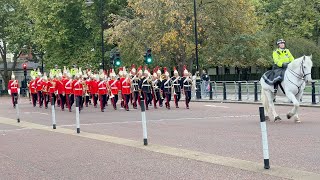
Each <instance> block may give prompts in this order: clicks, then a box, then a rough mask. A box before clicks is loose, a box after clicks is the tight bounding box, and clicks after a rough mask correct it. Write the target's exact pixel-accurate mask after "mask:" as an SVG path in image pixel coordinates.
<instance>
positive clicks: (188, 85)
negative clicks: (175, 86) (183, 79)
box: [183, 85, 191, 87]
mask: <svg viewBox="0 0 320 180" xmlns="http://www.w3.org/2000/svg"><path fill="white" fill-rule="evenodd" d="M183 86H187V87H189V86H191V85H183Z"/></svg>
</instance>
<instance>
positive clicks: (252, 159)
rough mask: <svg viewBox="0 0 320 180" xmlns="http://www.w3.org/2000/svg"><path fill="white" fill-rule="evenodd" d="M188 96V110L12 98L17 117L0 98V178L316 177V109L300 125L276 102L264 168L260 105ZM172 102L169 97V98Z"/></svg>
mask: <svg viewBox="0 0 320 180" xmlns="http://www.w3.org/2000/svg"><path fill="white" fill-rule="evenodd" d="M210 102H211V103H208V102H191V104H190V109H186V108H185V106H184V104H183V103H180V108H178V109H176V108H172V109H171V110H167V109H165V108H158V109H153V108H150V110H149V111H146V117H147V127H148V142H149V144H148V146H144V145H143V136H142V126H141V112H140V110H133V109H130V111H129V112H126V111H125V110H123V109H119V110H117V111H115V110H113V109H111V108H110V106H108V107H107V109H106V111H105V112H100V111H99V109H98V108H97V109H95V108H93V107H92V106H90V107H88V108H84V110H83V111H81V114H80V129H81V133H79V134H77V133H76V127H75V117H76V116H75V111H74V110H73V112H67V111H61V110H60V109H59V108H58V107H56V121H57V129H52V122H51V109H50V108H49V109H44V108H39V107H32V105H31V104H30V102H29V100H28V99H24V98H22V99H21V100H20V102H19V112H20V120H21V122H20V123H17V121H16V119H17V114H16V109H13V108H12V106H11V105H10V99H9V98H7V97H1V98H0V177H1V178H0V179H5V180H6V179H157V180H158V179H272V180H273V179H317V180H318V179H320V153H319V152H320V131H319V129H320V122H319V118H318V114H319V113H318V112H317V111H318V109H317V107H313V106H312V107H301V108H300V109H299V112H300V118H301V121H302V123H299V124H297V123H294V121H293V120H287V119H286V118H285V114H286V113H287V112H288V111H289V110H290V109H291V107H289V106H280V105H276V110H277V111H278V113H279V114H280V116H281V117H282V118H283V120H282V122H280V123H275V122H267V128H268V140H269V150H270V165H271V168H270V169H269V170H265V169H264V168H263V155H262V143H261V132H260V120H259V106H260V104H246V103H227V102H222V103H221V102H212V101H210ZM172 105H173V103H172Z"/></svg>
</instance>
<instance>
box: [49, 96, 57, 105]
mask: <svg viewBox="0 0 320 180" xmlns="http://www.w3.org/2000/svg"><path fill="white" fill-rule="evenodd" d="M56 99H57V98H56V94H54V93H50V102H51V101H53V105H54V106H55V105H56Z"/></svg>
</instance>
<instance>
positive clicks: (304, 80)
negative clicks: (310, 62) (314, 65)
mask: <svg viewBox="0 0 320 180" xmlns="http://www.w3.org/2000/svg"><path fill="white" fill-rule="evenodd" d="M304 61H305V56H303V60H302V61H301V65H300V72H301V71H302V75H300V74H298V73H296V72H294V71H293V70H292V69H290V68H289V67H288V68H287V69H288V70H289V72H290V73H291V74H292V75H294V76H295V77H296V78H298V79H301V80H303V82H302V83H301V84H300V86H298V85H296V84H295V83H294V82H292V81H291V80H290V79H289V78H288V75H287V79H288V80H289V81H290V82H291V83H292V84H294V85H295V86H297V88H298V93H297V94H299V92H300V90H301V86H302V84H303V83H305V82H306V79H305V77H306V76H308V75H309V74H311V72H310V73H305V72H304V68H303V63H304ZM297 94H296V95H297Z"/></svg>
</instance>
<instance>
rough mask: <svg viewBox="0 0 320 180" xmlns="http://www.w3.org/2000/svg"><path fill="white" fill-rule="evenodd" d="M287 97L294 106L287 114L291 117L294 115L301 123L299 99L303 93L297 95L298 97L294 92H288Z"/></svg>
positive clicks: (296, 120)
mask: <svg viewBox="0 0 320 180" xmlns="http://www.w3.org/2000/svg"><path fill="white" fill-rule="evenodd" d="M287 97H288V98H289V99H290V100H291V102H292V103H293V108H292V110H291V111H290V112H289V113H288V114H287V118H288V119H290V118H291V117H292V116H294V119H295V122H298V123H300V122H301V121H300V120H299V116H298V108H299V106H300V103H299V101H300V98H301V93H300V94H299V95H297V97H296V96H295V95H294V94H293V93H292V92H287Z"/></svg>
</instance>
